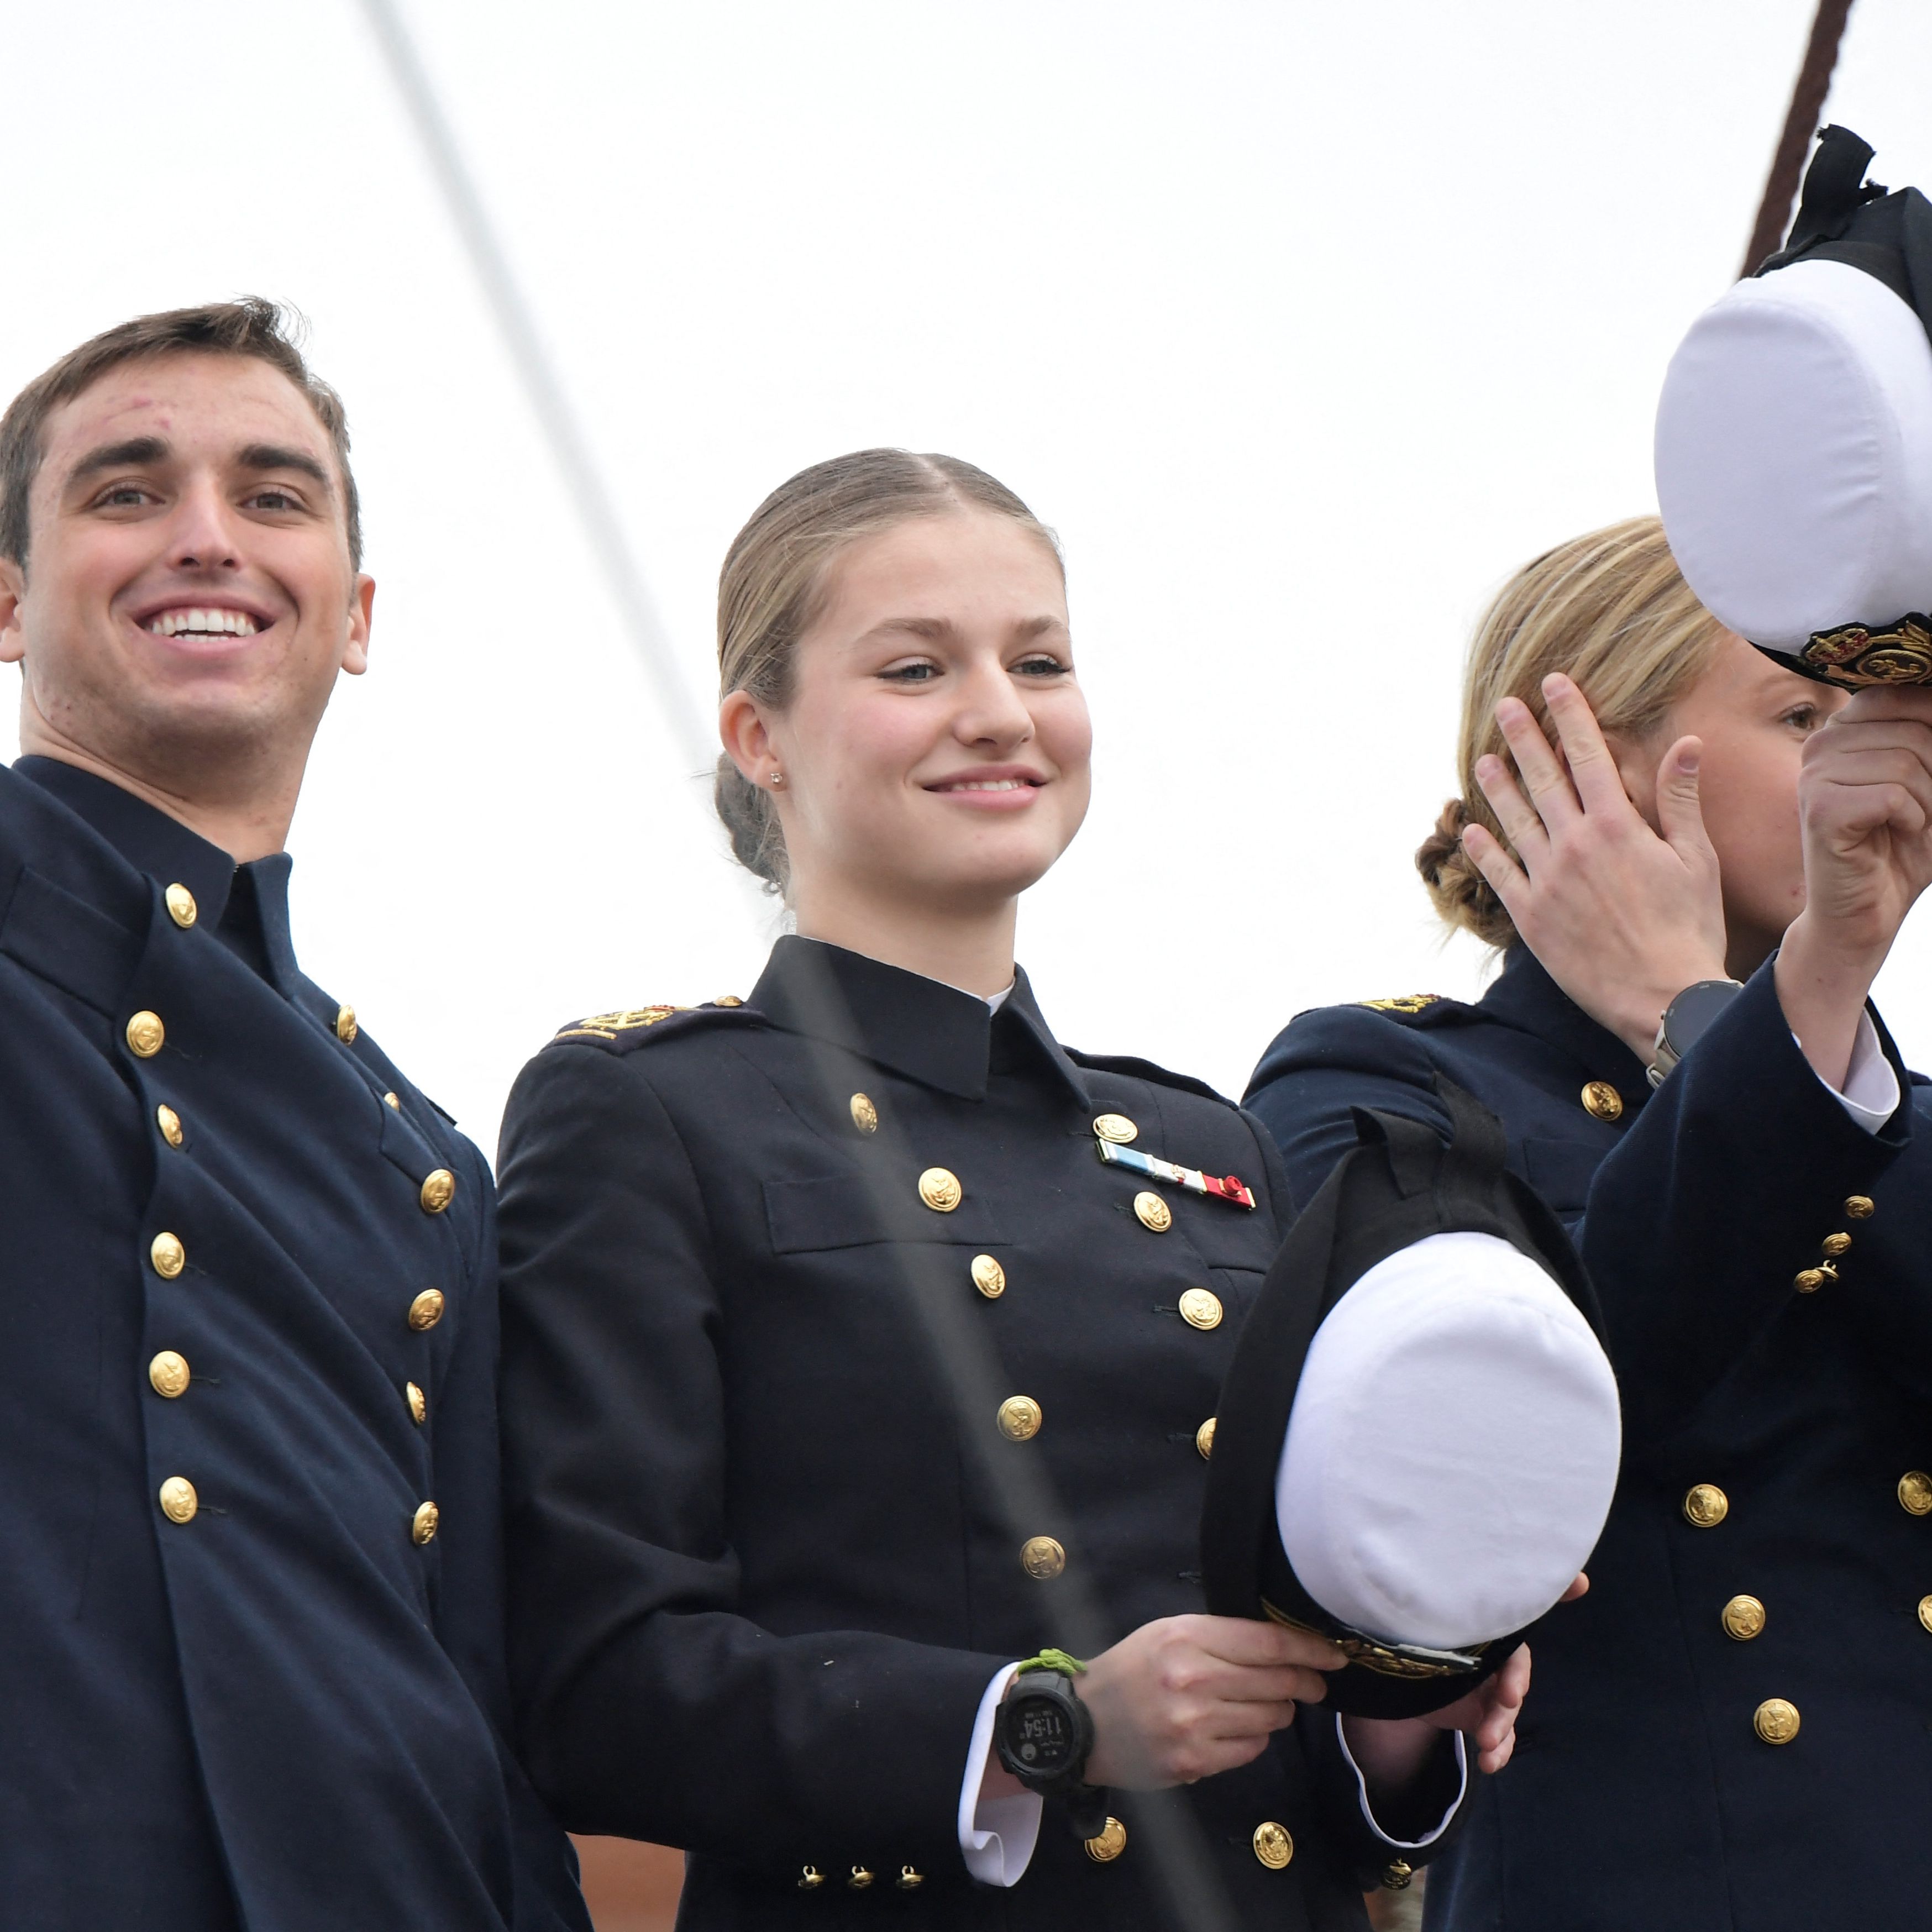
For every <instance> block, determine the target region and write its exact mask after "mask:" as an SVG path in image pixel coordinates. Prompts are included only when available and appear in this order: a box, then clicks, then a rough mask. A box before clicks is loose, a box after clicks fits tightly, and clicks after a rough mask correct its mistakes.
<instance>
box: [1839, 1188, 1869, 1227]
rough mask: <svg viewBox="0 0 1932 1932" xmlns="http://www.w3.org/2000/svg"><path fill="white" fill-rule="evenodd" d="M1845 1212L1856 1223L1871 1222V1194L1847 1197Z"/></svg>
mask: <svg viewBox="0 0 1932 1932" xmlns="http://www.w3.org/2000/svg"><path fill="white" fill-rule="evenodd" d="M1845 1212H1846V1214H1847V1215H1848V1216H1849V1217H1850V1218H1851V1219H1852V1220H1854V1221H1869V1220H1870V1219H1871V1217H1872V1201H1871V1196H1870V1195H1869V1194H1851V1195H1847V1196H1846V1198H1845Z"/></svg>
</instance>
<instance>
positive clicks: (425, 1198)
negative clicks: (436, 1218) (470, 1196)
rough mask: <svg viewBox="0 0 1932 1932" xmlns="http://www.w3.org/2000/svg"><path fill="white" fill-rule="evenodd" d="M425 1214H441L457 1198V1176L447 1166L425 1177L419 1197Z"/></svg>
mask: <svg viewBox="0 0 1932 1932" xmlns="http://www.w3.org/2000/svg"><path fill="white" fill-rule="evenodd" d="M416 1198H417V1199H419V1201H421V1202H422V1211H423V1212H424V1213H425V1214H441V1213H442V1212H443V1210H444V1209H445V1208H447V1207H448V1206H449V1204H450V1203H451V1202H452V1201H454V1200H455V1199H456V1177H455V1175H453V1174H452V1173H451V1172H450V1171H449V1169H448V1168H446V1167H439V1168H437V1169H434V1170H433V1171H432V1172H431V1173H429V1174H428V1175H425V1177H424V1178H423V1184H422V1189H421V1190H420V1191H419V1193H418V1195H417V1197H416Z"/></svg>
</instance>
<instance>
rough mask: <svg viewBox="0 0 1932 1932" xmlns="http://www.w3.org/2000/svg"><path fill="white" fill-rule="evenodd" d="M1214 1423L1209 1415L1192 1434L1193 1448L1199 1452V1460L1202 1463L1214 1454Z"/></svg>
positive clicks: (1213, 1419)
mask: <svg viewBox="0 0 1932 1932" xmlns="http://www.w3.org/2000/svg"><path fill="white" fill-rule="evenodd" d="M1214 1422H1215V1418H1214V1417H1213V1416H1210V1417H1209V1418H1208V1420H1207V1421H1205V1422H1204V1423H1203V1424H1202V1425H1201V1427H1199V1429H1197V1430H1196V1431H1195V1432H1194V1446H1195V1448H1197V1449H1198V1450H1199V1451H1200V1452H1201V1460H1202V1461H1203V1462H1204V1463H1205V1462H1206V1461H1207V1460H1208V1458H1209V1457H1211V1456H1212V1455H1213V1454H1214Z"/></svg>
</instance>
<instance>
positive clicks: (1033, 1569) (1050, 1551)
mask: <svg viewBox="0 0 1932 1932" xmlns="http://www.w3.org/2000/svg"><path fill="white" fill-rule="evenodd" d="M1020 1568H1022V1570H1024V1571H1025V1572H1026V1573H1027V1574H1028V1576H1029V1577H1031V1578H1032V1579H1033V1580H1034V1582H1035V1583H1052V1581H1053V1580H1054V1578H1055V1577H1058V1575H1059V1574H1060V1573H1061V1571H1063V1570H1064V1569H1065V1568H1067V1552H1066V1551H1065V1550H1064V1549H1063V1548H1062V1547H1061V1545H1060V1544H1059V1542H1058V1540H1057V1539H1056V1538H1053V1537H1051V1536H1030V1537H1028V1538H1027V1540H1026V1541H1025V1543H1023V1544H1022V1545H1021V1546H1020Z"/></svg>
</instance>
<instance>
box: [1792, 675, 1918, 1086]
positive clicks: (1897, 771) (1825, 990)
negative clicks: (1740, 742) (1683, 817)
mask: <svg viewBox="0 0 1932 1932" xmlns="http://www.w3.org/2000/svg"><path fill="white" fill-rule="evenodd" d="M1798 799H1799V818H1800V822H1801V823H1802V828H1803V833H1804V840H1805V910H1804V911H1803V912H1802V913H1800V914H1799V916H1798V918H1797V919H1796V920H1795V921H1794V922H1793V924H1792V926H1791V929H1790V932H1788V933H1787V935H1786V936H1785V943H1784V950H1782V951H1781V953H1779V955H1778V969H1777V980H1778V998H1779V1001H1780V1003H1781V1004H1782V1006H1783V1007H1784V1015H1785V1018H1786V1019H1787V1020H1788V1021H1789V1022H1790V1025H1791V1030H1792V1031H1793V1033H1795V1034H1797V1036H1798V1037H1799V1041H1800V1043H1802V1046H1803V1047H1804V1049H1805V1055H1806V1057H1807V1058H1808V1059H1810V1061H1811V1064H1812V1065H1813V1066H1814V1067H1816V1068H1817V1071H1818V1073H1820V1076H1822V1077H1823V1079H1826V1081H1828V1082H1830V1083H1831V1084H1832V1085H1838V1084H1839V1083H1840V1082H1841V1081H1842V1080H1843V1077H1844V1073H1845V1069H1846V1066H1847V1065H1848V1064H1849V1061H1850V1058H1851V1052H1852V1043H1853V1040H1855V1037H1856V1034H1857V1028H1858V1016H1859V1013H1860V1012H1861V1010H1862V1007H1863V1005H1864V1000H1865V997H1866V995H1867V994H1868V993H1869V992H1870V989H1871V984H1872V982H1873V980H1874V979H1876V977H1877V975H1878V970H1879V967H1880V966H1882V965H1883V964H1884V963H1885V956H1886V954H1887V953H1889V952H1890V951H1891V944H1892V942H1893V941H1894V940H1895V939H1896V938H1897V936H1898V930H1899V928H1900V926H1903V924H1904V922H1905V916H1906V913H1908V912H1909V911H1910V910H1911V909H1912V906H1913V905H1914V904H1915V903H1916V902H1917V901H1918V895H1920V894H1921V892H1924V889H1925V888H1926V886H1927V884H1928V883H1932V690H1926V689H1924V688H1920V687H1916V686H1914V687H1911V688H1897V689H1894V688H1873V689H1870V690H1867V691H1860V692H1859V693H1858V695H1857V696H1856V697H1854V698H1853V699H1852V701H1851V702H1850V703H1849V704H1847V705H1846V706H1845V707H1844V709H1843V710H1842V711H1841V712H1839V713H1838V715H1837V716H1836V717H1835V718H1833V719H1832V721H1831V723H1830V724H1828V725H1827V726H1826V727H1825V729H1824V730H1822V731H1820V732H1818V733H1816V734H1815V735H1814V736H1813V737H1812V739H1811V740H1810V742H1808V744H1807V745H1805V762H1804V766H1803V769H1802V772H1801V773H1800V775H1799V781H1798Z"/></svg>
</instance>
